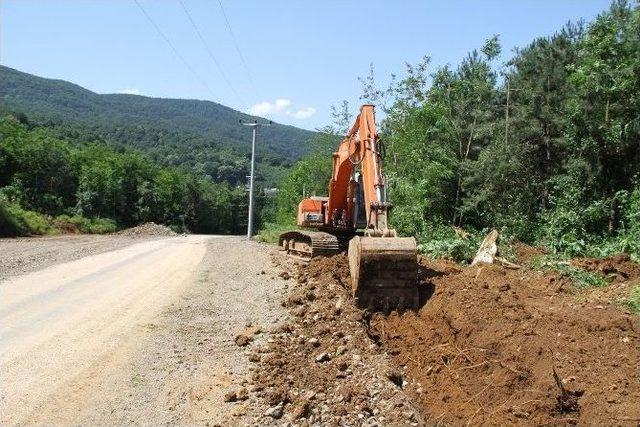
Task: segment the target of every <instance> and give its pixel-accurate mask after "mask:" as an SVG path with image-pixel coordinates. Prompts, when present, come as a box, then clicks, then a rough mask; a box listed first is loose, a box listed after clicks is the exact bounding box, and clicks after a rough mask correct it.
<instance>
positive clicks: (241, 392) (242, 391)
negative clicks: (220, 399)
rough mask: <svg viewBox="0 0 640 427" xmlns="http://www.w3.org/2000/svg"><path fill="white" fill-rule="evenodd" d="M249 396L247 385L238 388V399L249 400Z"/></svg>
mask: <svg viewBox="0 0 640 427" xmlns="http://www.w3.org/2000/svg"><path fill="white" fill-rule="evenodd" d="M248 398H249V391H248V390H247V389H246V388H245V387H240V388H239V389H238V390H236V399H237V400H247V399H248Z"/></svg>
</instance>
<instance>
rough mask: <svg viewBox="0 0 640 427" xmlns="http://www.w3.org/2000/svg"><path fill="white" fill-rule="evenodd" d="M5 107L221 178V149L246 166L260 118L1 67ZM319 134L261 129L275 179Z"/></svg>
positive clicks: (261, 157)
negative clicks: (254, 122)
mask: <svg viewBox="0 0 640 427" xmlns="http://www.w3.org/2000/svg"><path fill="white" fill-rule="evenodd" d="M0 105H1V106H2V107H3V108H5V109H7V110H9V111H17V112H22V113H24V114H26V115H27V116H28V117H29V119H30V120H32V121H35V122H37V123H46V124H51V125H58V124H59V125H72V126H76V127H81V128H82V129H83V130H88V131H90V132H94V133H95V134H96V135H99V136H100V137H102V138H105V139H107V140H112V141H115V142H117V143H120V144H122V145H124V146H127V147H131V148H135V149H138V150H141V151H144V152H147V153H148V154H150V155H151V156H152V157H153V158H154V159H155V160H156V161H158V162H159V163H161V164H167V165H180V164H185V165H187V166H188V167H190V168H191V169H195V170H196V171H198V172H202V173H203V174H205V175H207V174H208V175H211V176H212V177H213V178H214V179H218V180H227V179H226V178H225V177H221V176H216V175H219V174H218V172H219V169H220V168H223V169H224V167H225V166H226V165H225V164H224V163H225V160H224V159H221V158H220V155H219V154H220V153H216V151H218V152H224V151H227V152H235V153H236V155H237V156H239V157H243V158H244V160H243V161H242V162H243V163H246V161H245V160H246V157H247V155H248V152H249V150H250V145H251V133H250V132H249V131H248V129H247V128H246V127H243V126H240V125H239V124H238V121H239V120H241V119H242V120H247V121H252V120H258V119H261V118H259V117H256V116H251V115H248V114H245V113H242V112H240V111H237V110H234V109H232V108H230V107H227V106H224V105H222V104H219V103H216V102H214V101H205V100H195V99H177V98H157V97H148V96H144V95H134V94H99V93H96V92H93V91H91V90H89V89H86V88H84V87H82V86H80V85H77V84H75V83H72V82H68V81H66V80H61V79H50V78H46V77H40V76H36V75H33V74H29V73H24V72H22V71H19V70H16V69H13V68H10V67H7V66H4V65H0ZM314 135H315V132H312V131H308V130H305V129H300V128H296V127H295V126H291V125H284V124H280V123H273V125H272V126H269V127H264V128H262V129H261V130H260V139H259V148H258V161H259V162H262V163H264V164H266V165H267V166H266V168H263V171H266V172H267V173H269V174H270V172H272V171H269V168H274V167H275V168H286V167H288V166H290V165H291V164H292V163H293V162H295V161H296V160H298V159H299V158H301V157H302V156H304V154H305V153H306V152H307V149H308V146H309V143H308V141H309V139H310V138H312V137H313V136H314ZM222 157H225V156H222ZM227 157H228V156H227ZM231 157H234V156H231ZM236 160H238V159H233V160H232V161H230V163H234V162H235V161H236ZM208 163H211V164H208ZM242 173H244V172H241V173H235V174H234V178H233V179H231V180H230V182H232V183H233V182H234V181H238V180H240V179H241V178H242ZM277 175H279V174H277Z"/></svg>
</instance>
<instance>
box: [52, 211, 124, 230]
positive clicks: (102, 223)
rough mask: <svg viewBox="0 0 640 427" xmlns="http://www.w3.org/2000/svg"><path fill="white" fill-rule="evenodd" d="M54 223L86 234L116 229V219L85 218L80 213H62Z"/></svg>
mask: <svg viewBox="0 0 640 427" xmlns="http://www.w3.org/2000/svg"><path fill="white" fill-rule="evenodd" d="M53 224H54V225H55V226H56V227H57V228H59V229H61V230H64V231H66V232H71V233H73V232H80V233H86V234H105V233H113V232H114V231H116V229H117V226H116V223H115V221H114V220H112V219H108V218H85V217H83V216H80V215H74V216H69V215H60V216H58V217H56V218H55V219H54V220H53Z"/></svg>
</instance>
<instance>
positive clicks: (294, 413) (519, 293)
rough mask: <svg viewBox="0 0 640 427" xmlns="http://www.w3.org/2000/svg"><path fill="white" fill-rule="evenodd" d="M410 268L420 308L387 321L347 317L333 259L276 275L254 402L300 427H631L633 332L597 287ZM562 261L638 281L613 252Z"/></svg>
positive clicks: (342, 260)
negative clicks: (276, 318) (283, 312)
mask: <svg viewBox="0 0 640 427" xmlns="http://www.w3.org/2000/svg"><path fill="white" fill-rule="evenodd" d="M518 252H523V253H522V254H520V253H518V259H519V261H521V262H522V260H523V259H524V258H526V257H533V256H536V255H539V254H540V253H539V252H537V251H533V250H531V249H530V248H524V249H523V250H522V251H518ZM420 264H421V268H420V286H421V293H422V294H423V296H424V299H425V300H426V303H425V304H424V306H423V307H422V308H421V309H420V310H419V311H417V312H405V313H397V312H393V313H391V314H389V315H385V314H382V313H376V314H373V315H371V314H369V313H366V312H363V311H361V310H358V309H356V308H354V306H353V305H352V304H351V301H350V299H349V292H348V290H347V289H348V287H349V286H348V283H349V281H348V277H349V273H348V266H347V259H346V257H345V256H343V255H340V256H336V257H332V258H320V259H314V260H313V261H312V262H311V263H309V264H308V265H307V266H298V267H297V271H295V270H294V269H292V268H291V267H288V270H287V271H288V272H289V273H290V274H291V275H294V276H296V277H297V278H298V281H299V282H300V285H299V286H297V287H295V288H294V289H293V291H292V292H291V294H290V296H289V298H288V300H287V302H286V306H287V308H288V309H289V311H290V313H291V314H292V317H293V319H294V320H293V321H292V322H291V323H290V324H288V325H284V326H282V327H281V328H282V329H281V330H280V331H279V332H278V333H277V334H276V335H275V338H274V339H272V342H271V343H270V344H269V345H268V346H267V347H266V348H263V349H261V350H260V352H258V353H256V355H255V356H254V360H256V361H258V360H260V361H261V363H259V364H258V367H257V372H256V374H255V377H254V380H255V381H254V382H255V384H258V388H262V390H261V391H260V392H261V393H262V397H263V398H266V399H269V400H270V401H271V403H272V404H274V405H278V404H279V405H280V406H281V407H282V408H283V409H284V412H285V414H286V415H287V417H288V418H289V419H290V420H294V419H296V418H297V420H298V421H297V423H298V424H300V425H305V423H307V422H308V423H313V422H320V423H322V424H327V425H331V424H334V425H338V424H367V423H368V425H376V423H380V424H381V425H398V424H406V423H407V422H411V423H414V424H415V425H418V424H419V425H423V424H425V425H429V424H447V425H516V424H518V425H568V424H578V425H625V426H626V425H634V426H635V425H638V422H639V421H640V403H638V402H640V379H639V378H640V375H639V372H638V366H639V361H640V339H639V332H640V323H639V321H638V317H637V316H635V315H633V314H631V313H630V312H628V311H625V310H624V309H623V308H622V307H621V306H619V305H618V304H616V303H615V301H614V300H611V299H609V300H606V295H604V296H602V297H599V298H590V293H595V294H597V293H598V292H602V289H596V290H582V291H579V292H578V291H577V290H574V289H573V287H572V286H571V284H570V283H567V280H568V279H561V278H558V277H556V275H554V274H552V273H545V274H542V273H539V272H535V271H530V270H528V269H526V268H522V269H505V268H503V267H500V266H497V265H486V264H485V265H477V266H473V267H460V266H458V265H457V264H455V263H452V262H449V261H443V260H429V259H426V258H422V259H421V261H420ZM575 265H580V266H582V267H584V268H587V269H590V270H592V271H599V272H600V273H602V274H604V275H610V274H616V275H618V276H620V278H624V277H626V279H624V280H622V279H620V280H618V279H616V280H617V281H616V280H614V282H613V284H612V285H611V286H616V285H620V286H623V287H624V288H625V289H630V286H631V283H635V281H637V279H639V278H640V270H639V268H638V265H637V264H635V263H633V262H632V261H630V260H629V259H628V258H626V257H624V256H618V257H613V258H610V259H606V260H575ZM285 267H287V266H285ZM283 274H288V273H283ZM625 275H626V276H625ZM338 306H339V307H340V308H339V309H338V308H337V307H338ZM323 355H326V356H323ZM355 355H357V356H358V357H357V358H355ZM375 387H379V390H381V391H379V392H377V393H373V391H374V390H377V389H376V388H375ZM374 397H377V398H378V400H375V399H374ZM392 402H397V403H392ZM398 404H401V405H402V406H400V407H399V408H400V410H397V409H398V406H397V405H398ZM409 413H411V414H412V418H411V420H409V419H408V418H407V417H408V414H409ZM300 414H303V415H304V416H300ZM380 415H382V416H383V417H384V418H382V419H381V417H380ZM356 416H357V417H359V418H354V417H356Z"/></svg>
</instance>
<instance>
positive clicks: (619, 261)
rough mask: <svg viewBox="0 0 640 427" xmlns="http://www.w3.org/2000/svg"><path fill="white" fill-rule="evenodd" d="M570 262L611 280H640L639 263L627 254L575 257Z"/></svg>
mask: <svg viewBox="0 0 640 427" xmlns="http://www.w3.org/2000/svg"><path fill="white" fill-rule="evenodd" d="M571 264H572V265H574V266H576V267H580V268H584V269H585V270H588V271H591V272H594V273H597V274H599V275H601V276H602V277H604V278H606V279H609V280H611V281H612V282H626V281H638V280H640V264H637V263H635V262H633V261H632V260H631V258H630V257H629V255H628V254H616V255H612V256H609V257H606V258H575V259H573V260H571Z"/></svg>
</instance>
